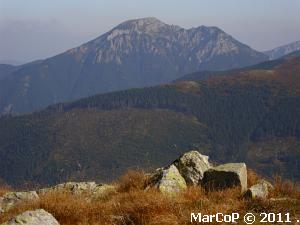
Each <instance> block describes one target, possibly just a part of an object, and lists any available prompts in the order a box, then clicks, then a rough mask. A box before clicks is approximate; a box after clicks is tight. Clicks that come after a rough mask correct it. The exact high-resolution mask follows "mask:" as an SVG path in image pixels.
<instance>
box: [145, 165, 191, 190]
mask: <svg viewBox="0 0 300 225" xmlns="http://www.w3.org/2000/svg"><path fill="white" fill-rule="evenodd" d="M150 186H152V187H155V188H157V189H158V190H160V191H161V192H162V193H167V194H172V193H178V192H180V191H181V190H184V189H186V187H187V186H186V182H185V180H184V178H183V177H182V176H181V175H180V173H179V171H178V169H177V168H176V166H174V165H170V166H169V167H167V168H163V169H158V170H157V171H156V173H155V174H154V175H153V176H152V178H151V183H150Z"/></svg>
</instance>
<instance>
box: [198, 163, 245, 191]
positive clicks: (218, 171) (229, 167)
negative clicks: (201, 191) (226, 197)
mask: <svg viewBox="0 0 300 225" xmlns="http://www.w3.org/2000/svg"><path fill="white" fill-rule="evenodd" d="M201 185H202V186H203V187H204V188H205V189H206V190H221V189H226V188H231V187H235V186H239V187H240V188H241V191H242V192H243V193H244V192H245V191H246V190H247V167H246V164H245V163H228V164H223V165H220V166H217V167H214V168H211V169H209V170H207V171H205V172H204V176H203V179H202V181H201Z"/></svg>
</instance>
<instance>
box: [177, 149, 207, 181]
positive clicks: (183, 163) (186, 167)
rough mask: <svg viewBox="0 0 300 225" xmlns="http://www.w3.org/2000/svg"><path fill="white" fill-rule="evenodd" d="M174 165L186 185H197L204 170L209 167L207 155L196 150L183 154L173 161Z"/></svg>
mask: <svg viewBox="0 0 300 225" xmlns="http://www.w3.org/2000/svg"><path fill="white" fill-rule="evenodd" d="M174 165H175V166H176V167H177V169H178V171H179V173H180V174H181V176H182V177H183V178H184V179H185V181H186V183H187V184H188V185H198V184H199V181H201V180H202V178H203V174H204V172H205V171H206V170H208V169H210V168H211V165H210V163H209V162H208V156H206V155H201V154H200V153H199V152H197V151H190V152H187V153H185V154H183V155H182V156H181V157H180V158H179V159H177V160H176V161H175V162H174Z"/></svg>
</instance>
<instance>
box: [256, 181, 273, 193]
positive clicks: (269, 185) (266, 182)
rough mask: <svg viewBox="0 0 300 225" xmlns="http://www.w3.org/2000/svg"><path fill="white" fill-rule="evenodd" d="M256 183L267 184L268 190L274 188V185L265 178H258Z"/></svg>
mask: <svg viewBox="0 0 300 225" xmlns="http://www.w3.org/2000/svg"><path fill="white" fill-rule="evenodd" d="M257 183H258V184H263V185H265V186H267V187H268V190H269V191H270V190H274V186H273V185H272V184H271V183H270V182H269V181H267V180H265V179H260V180H259V181H258V182H257Z"/></svg>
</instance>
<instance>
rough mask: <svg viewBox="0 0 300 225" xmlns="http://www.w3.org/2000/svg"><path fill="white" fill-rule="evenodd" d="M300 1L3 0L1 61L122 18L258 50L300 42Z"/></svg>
mask: <svg viewBox="0 0 300 225" xmlns="http://www.w3.org/2000/svg"><path fill="white" fill-rule="evenodd" d="M299 12H300V0H106V1H105V0H0V60H16V61H21V62H28V61H31V60H35V59H41V58H46V57H49V56H52V55H55V54H57V53H60V52H63V51H65V50H67V49H69V48H72V47H76V46H77V45H80V44H82V43H84V42H87V41H89V40H91V39H94V38H95V37H97V36H99V35H101V34H102V33H104V32H106V31H108V30H109V29H111V28H112V27H114V26H115V25H117V24H119V23H120V22H123V21H124V20H128V19H133V18H140V17H149V16H151V17H157V18H158V19H160V20H162V21H163V22H166V23H168V24H176V25H180V26H182V27H184V28H190V27H197V26H200V25H207V26H218V27H220V28H221V29H223V30H224V31H226V32H227V33H229V34H231V35H232V36H234V37H235V38H237V39H238V40H240V41H242V42H244V43H246V44H248V45H250V46H251V47H253V48H255V49H257V50H266V49H270V48H273V47H277V46H279V45H282V44H287V43H289V42H293V41H296V40H300V13H299Z"/></svg>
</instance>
